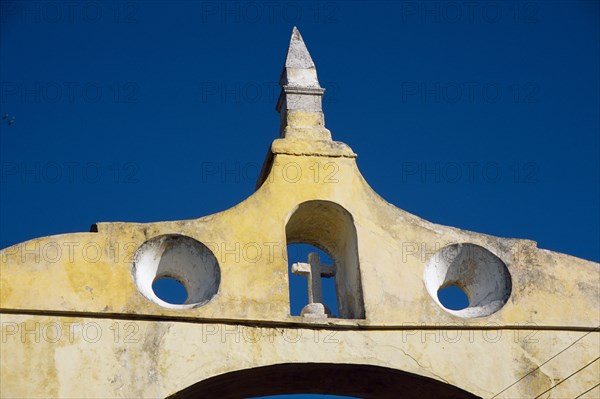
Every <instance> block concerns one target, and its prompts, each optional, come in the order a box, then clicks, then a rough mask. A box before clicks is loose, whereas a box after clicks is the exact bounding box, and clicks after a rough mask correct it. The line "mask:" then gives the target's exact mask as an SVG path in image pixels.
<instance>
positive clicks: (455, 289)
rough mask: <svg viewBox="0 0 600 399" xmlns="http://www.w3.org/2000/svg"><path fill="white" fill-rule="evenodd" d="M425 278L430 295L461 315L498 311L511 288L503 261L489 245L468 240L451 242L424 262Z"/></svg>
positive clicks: (484, 314) (479, 314)
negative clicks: (489, 249) (460, 299)
mask: <svg viewBox="0 0 600 399" xmlns="http://www.w3.org/2000/svg"><path fill="white" fill-rule="evenodd" d="M424 280H425V286H426V287H427V291H428V292H429V294H430V295H431V297H432V298H433V299H434V300H435V301H436V302H437V303H438V304H439V305H440V306H442V307H443V308H444V309H445V310H446V311H447V312H449V313H451V314H453V315H456V316H460V317H484V316H489V315H491V314H492V313H494V312H497V311H498V310H500V308H502V306H504V304H505V303H506V302H507V301H508V298H509V297H510V293H511V290H512V281H511V277H510V273H509V271H508V268H507V267H506V265H505V264H504V262H502V260H501V259H500V258H498V257H497V256H496V255H494V254H493V253H491V252H490V251H488V250H487V249H485V248H483V247H481V246H479V245H475V244H468V243H467V244H453V245H448V246H447V247H444V248H442V249H441V250H439V251H438V252H436V253H435V254H434V255H433V257H431V259H429V261H428V262H427V265H426V266H425V273H424ZM459 292H460V293H459ZM460 297H462V298H463V299H462V302H460V301H459V298H460Z"/></svg>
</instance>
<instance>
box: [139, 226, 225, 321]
mask: <svg viewBox="0 0 600 399" xmlns="http://www.w3.org/2000/svg"><path fill="white" fill-rule="evenodd" d="M132 274H133V278H134V280H135V283H136V285H137V287H138V289H139V290H140V292H141V293H142V295H144V296H145V297H146V298H148V299H150V300H151V301H153V302H155V303H157V304H159V305H161V306H164V307H166V308H172V309H190V308H194V307H197V306H201V305H204V304H206V303H207V302H208V301H210V300H211V299H212V298H213V297H214V296H215V295H216V294H217V292H218V290H219V285H220V283H221V270H220V268H219V263H218V262H217V259H216V258H215V256H214V254H213V253H212V251H211V250H210V249H208V247H207V246H206V245H204V244H202V243H201V242H199V241H197V240H194V239H193V238H191V237H187V236H183V235H178V234H172V235H163V236H158V237H154V238H151V239H150V240H148V241H146V242H145V243H143V244H142V245H141V246H140V247H139V248H138V250H137V251H136V253H135V255H134V258H133V268H132ZM169 280H170V281H169ZM176 285H178V286H179V288H175V286H176ZM165 286H166V287H165Z"/></svg>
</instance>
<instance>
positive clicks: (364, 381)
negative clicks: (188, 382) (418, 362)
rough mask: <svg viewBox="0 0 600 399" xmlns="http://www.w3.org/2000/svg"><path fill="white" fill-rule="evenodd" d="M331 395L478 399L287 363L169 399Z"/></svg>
mask: <svg viewBox="0 0 600 399" xmlns="http://www.w3.org/2000/svg"><path fill="white" fill-rule="evenodd" d="M296 393H312V394H330V395H343V396H354V397H357V398H364V399H429V398H431V399H434V398H435V399H475V398H478V396H475V395H473V394H471V393H469V392H467V391H464V390H462V389H460V388H458V387H455V386H453V385H449V384H446V383H443V382H441V381H437V380H434V379H431V378H427V377H423V376H420V375H417V374H412V373H407V372H405V371H401V370H395V369H391V368H386V367H380V366H372V365H363V364H334V363H283V364H275V365H271V366H265V367H256V368H251V369H245V370H239V371H232V372H229V373H225V374H221V375H218V376H215V377H212V378H208V379H206V380H204V381H201V382H198V383H196V384H194V385H192V386H190V387H188V388H185V389H184V390H182V391H179V392H177V393H176V394H174V395H171V396H170V397H169V398H171V399H191V398H194V399H195V398H219V399H245V398H249V397H255V396H266V395H280V394H296Z"/></svg>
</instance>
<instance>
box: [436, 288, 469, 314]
mask: <svg viewBox="0 0 600 399" xmlns="http://www.w3.org/2000/svg"><path fill="white" fill-rule="evenodd" d="M437 297H438V299H439V301H440V303H441V304H442V305H443V306H444V307H445V308H446V309H450V310H461V309H464V308H466V307H468V306H469V297H468V296H467V294H465V292H464V291H463V290H461V289H460V287H457V286H455V285H449V286H447V287H444V288H440V289H439V290H438V292H437Z"/></svg>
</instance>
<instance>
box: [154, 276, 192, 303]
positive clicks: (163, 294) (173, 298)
mask: <svg viewBox="0 0 600 399" xmlns="http://www.w3.org/2000/svg"><path fill="white" fill-rule="evenodd" d="M152 291H154V293H155V294H156V296H157V297H159V298H160V299H162V300H163V301H165V302H167V303H170V304H173V305H183V304H184V303H185V301H186V300H187V298H188V293H187V289H186V288H185V286H184V285H183V284H182V283H181V282H180V281H179V280H176V279H174V278H170V277H161V278H158V279H156V280H154V283H152Z"/></svg>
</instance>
